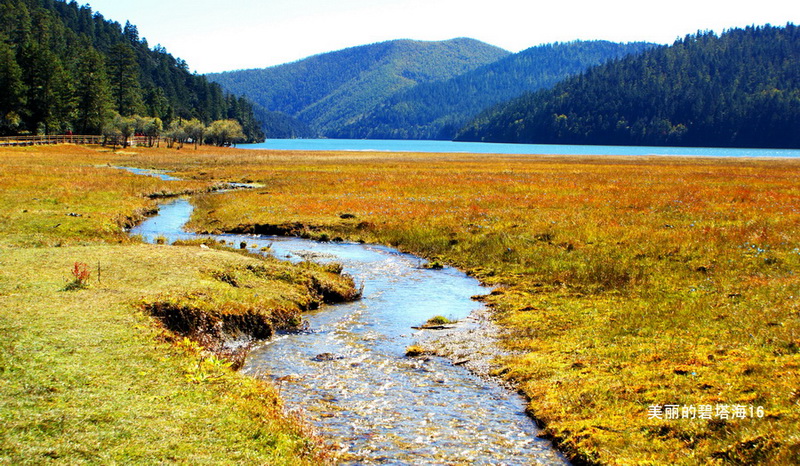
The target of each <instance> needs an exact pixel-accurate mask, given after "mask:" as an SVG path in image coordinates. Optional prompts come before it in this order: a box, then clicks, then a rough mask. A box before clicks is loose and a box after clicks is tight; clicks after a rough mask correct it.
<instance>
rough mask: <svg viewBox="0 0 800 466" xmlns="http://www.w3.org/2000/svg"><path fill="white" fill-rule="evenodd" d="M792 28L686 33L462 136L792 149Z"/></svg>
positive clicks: (799, 113) (796, 53) (795, 72)
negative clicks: (719, 32)
mask: <svg viewBox="0 0 800 466" xmlns="http://www.w3.org/2000/svg"><path fill="white" fill-rule="evenodd" d="M798 128H800V30H798V28H797V27H796V26H794V25H793V24H791V23H790V24H787V25H786V26H785V27H774V26H770V25H766V26H761V27H748V28H746V29H732V30H729V31H726V32H724V33H723V34H721V35H719V36H717V35H716V34H714V33H713V32H702V33H698V34H696V35H689V36H686V37H685V38H684V39H682V40H678V41H676V42H675V43H674V44H673V45H671V46H662V47H658V48H655V49H652V50H649V51H647V52H644V53H643V54H641V55H638V56H630V57H626V58H624V59H621V60H618V61H615V62H612V63H608V64H606V65H601V66H599V67H596V68H593V69H591V70H589V71H588V72H586V73H584V74H582V75H580V76H577V77H574V78H570V79H568V80H566V81H564V82H562V83H559V84H558V85H556V86H555V87H553V88H552V89H549V90H544V91H539V92H538V93H534V94H530V95H526V96H524V97H521V98H519V99H516V100H514V101H512V102H510V103H508V104H507V105H503V106H499V107H497V108H494V109H491V110H489V111H487V112H485V113H483V114H482V115H480V116H479V117H477V118H476V119H475V120H473V121H472V122H471V123H469V124H468V125H467V126H465V127H464V128H463V129H462V130H461V131H460V132H459V134H458V136H457V139H458V140H462V141H493V142H525V143H543V144H549V143H557V144H617V145H625V144H635V145H677V146H681V145H683V146H718V147H773V148H781V147H782V148H798V147H800V131H798Z"/></svg>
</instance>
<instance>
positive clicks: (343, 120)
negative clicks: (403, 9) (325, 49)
mask: <svg viewBox="0 0 800 466" xmlns="http://www.w3.org/2000/svg"><path fill="white" fill-rule="evenodd" d="M508 54H509V52H507V51H505V50H502V49H500V48H498V47H495V46H492V45H488V44H485V43H483V42H479V41H477V40H473V39H452V40H446V41H440V42H423V41H413V40H394V41H389V42H381V43H376V44H370V45H364V46H359V47H351V48H347V49H344V50H339V51H336V52H330V53H325V54H321V55H315V56H313V57H309V58H306V59H303V60H300V61H297V62H294V63H288V64H285V65H278V66H274V67H271V68H265V69H254V70H241V71H230V72H226V73H213V74H208V75H206V76H207V77H208V78H209V79H210V80H211V81H213V82H216V83H219V84H221V85H222V86H223V87H224V88H225V89H227V90H228V91H229V92H233V93H236V94H244V95H246V96H247V97H249V98H250V99H251V100H252V101H253V102H255V103H256V104H258V105H260V106H261V107H263V108H264V109H266V110H269V111H272V112H280V113H282V114H284V115H288V116H291V117H293V118H295V119H297V120H299V121H301V122H303V123H305V124H307V125H308V126H309V127H310V128H311V129H312V130H313V131H314V132H315V133H317V134H319V135H323V136H327V135H329V134H331V133H332V132H334V131H336V130H337V129H338V128H341V127H344V126H346V125H349V124H352V123H353V122H355V121H356V120H358V119H359V118H361V117H362V116H363V115H365V114H366V113H367V112H369V111H370V110H372V109H373V108H374V107H375V106H377V105H379V104H380V103H381V102H383V101H384V100H385V99H387V98H388V97H390V96H391V95H393V94H395V93H396V92H398V91H401V90H403V89H408V88H411V87H413V86H415V85H418V84H421V83H427V82H432V81H441V80H446V79H449V78H452V77H454V76H457V75H460V74H463V73H465V72H468V71H470V70H473V69H475V68H477V67H479V66H481V65H485V64H488V63H492V62H495V61H497V60H499V59H500V58H503V57H505V56H507V55H508ZM268 136H270V137H274V135H270V134H268Z"/></svg>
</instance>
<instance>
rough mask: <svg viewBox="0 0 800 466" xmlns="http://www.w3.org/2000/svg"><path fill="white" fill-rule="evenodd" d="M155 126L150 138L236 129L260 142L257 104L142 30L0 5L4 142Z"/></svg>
mask: <svg viewBox="0 0 800 466" xmlns="http://www.w3.org/2000/svg"><path fill="white" fill-rule="evenodd" d="M134 116H139V117H138V118H139V119H142V118H149V119H151V125H150V128H151V129H150V130H151V131H155V130H153V129H152V128H154V127H156V126H158V125H157V124H156V123H155V122H156V120H157V121H159V122H160V124H161V128H162V130H165V129H166V130H169V128H172V127H175V126H177V127H180V126H181V125H182V124H183V123H182V122H183V121H192V120H197V121H199V122H201V123H202V124H203V125H210V124H212V122H215V121H226V120H233V121H236V122H237V123H238V124H239V125H240V127H241V128H242V132H243V134H244V140H246V141H253V142H254V141H260V140H263V139H264V134H263V131H262V129H261V125H260V123H259V122H258V121H257V119H256V118H255V116H254V113H253V107H252V104H251V103H250V102H249V101H248V100H247V99H246V98H245V97H241V96H235V95H233V94H230V93H226V92H224V91H223V90H222V88H221V87H220V86H219V85H218V84H215V83H211V82H209V81H208V80H207V79H206V78H205V77H204V76H199V75H197V74H193V73H191V72H190V71H189V67H188V65H187V64H186V62H185V61H183V60H181V59H178V58H175V57H173V56H172V55H171V54H169V53H167V51H166V50H165V49H164V48H163V47H161V46H160V45H156V46H155V47H153V48H152V49H151V48H150V46H149V44H148V43H147V40H146V39H144V38H140V37H139V33H138V30H137V28H136V26H134V25H132V24H130V22H127V23H126V24H125V25H124V26H123V25H121V24H120V23H118V22H115V21H109V20H106V19H105V18H104V17H103V16H102V15H101V14H100V13H95V12H93V11H92V10H91V8H90V7H89V6H88V5H83V6H80V5H78V4H77V2H75V1H70V2H66V1H62V0H0V134H2V135H24V134H60V133H67V132H73V133H81V134H101V133H103V134H109V133H113V132H114V131H116V130H119V129H120V127H127V126H130V125H128V124H127V123H125V124H123V123H122V122H123V121H124V120H125V119H133V120H136V121H138V120H137V119H136V118H135V117H134Z"/></svg>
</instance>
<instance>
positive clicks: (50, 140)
mask: <svg viewBox="0 0 800 466" xmlns="http://www.w3.org/2000/svg"><path fill="white" fill-rule="evenodd" d="M102 143H103V136H95V135H66V134H59V135H52V136H9V137H4V138H0V147H3V146H5V147H8V146H41V145H46V144H102Z"/></svg>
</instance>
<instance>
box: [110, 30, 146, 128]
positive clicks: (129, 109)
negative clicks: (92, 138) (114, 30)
mask: <svg viewBox="0 0 800 466" xmlns="http://www.w3.org/2000/svg"><path fill="white" fill-rule="evenodd" d="M108 75H109V78H110V80H111V96H112V100H113V103H114V109H115V110H116V111H117V112H119V114H120V115H123V116H130V115H134V114H136V113H143V111H144V105H143V103H142V88H141V86H140V85H139V65H138V64H137V63H136V53H135V52H134V50H133V48H132V47H131V46H130V45H127V44H124V43H118V44H116V45H115V46H113V47H112V48H111V52H110V54H109V63H108Z"/></svg>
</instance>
